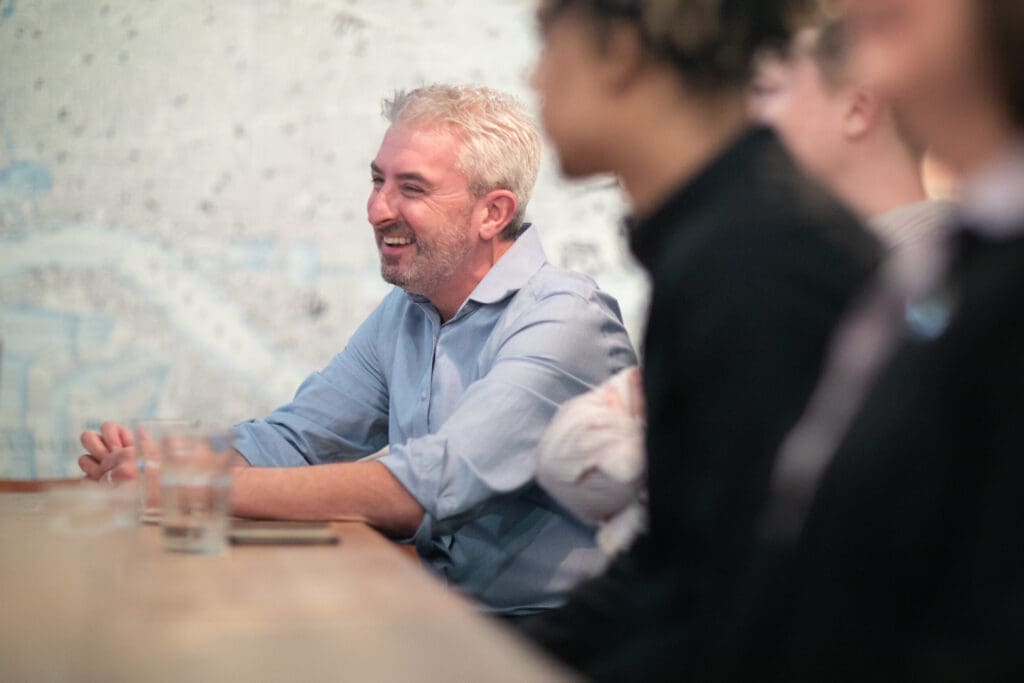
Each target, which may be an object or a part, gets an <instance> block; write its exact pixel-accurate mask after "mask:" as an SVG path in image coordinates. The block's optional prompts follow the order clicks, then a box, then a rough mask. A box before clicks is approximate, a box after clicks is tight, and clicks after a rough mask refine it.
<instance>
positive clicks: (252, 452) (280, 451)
mask: <svg viewBox="0 0 1024 683" xmlns="http://www.w3.org/2000/svg"><path fill="white" fill-rule="evenodd" d="M233 432H234V447H235V450H237V451H238V452H239V453H241V454H242V457H243V458H245V459H246V460H248V461H249V464H250V465H252V466H253V467H299V466H301V465H308V464H309V463H308V462H306V459H305V458H303V457H302V455H301V454H300V453H298V452H297V451H296V450H295V449H294V448H274V447H273V442H275V441H280V440H281V437H280V436H278V435H277V434H275V433H273V432H274V430H273V427H271V426H270V425H268V424H267V423H265V422H260V421H258V420H249V421H248V422H242V423H240V424H237V425H235V426H234V428H233ZM268 432H269V433H268Z"/></svg>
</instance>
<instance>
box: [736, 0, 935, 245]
mask: <svg viewBox="0 0 1024 683" xmlns="http://www.w3.org/2000/svg"><path fill="white" fill-rule="evenodd" d="M805 16H806V19H805V22H806V26H805V27H804V28H802V29H801V30H800V31H799V32H798V33H797V34H796V36H795V37H794V39H793V41H792V43H791V45H790V46H789V49H787V50H784V51H781V52H779V53H778V54H777V55H775V56H765V57H764V58H762V59H761V60H760V62H759V65H758V70H757V75H756V78H755V80H754V87H753V88H752V98H751V102H752V107H753V111H754V115H755V116H756V117H757V118H758V119H759V120H761V121H763V122H764V123H766V124H767V125H770V126H771V127H772V128H774V129H775V131H776V132H777V133H778V134H779V136H780V137H781V138H782V140H783V142H784V143H785V145H786V147H787V148H788V149H789V150H790V152H791V153H792V154H793V156H794V157H795V158H796V160H797V161H798V162H799V163H800V165H801V166H802V167H803V168H804V169H805V170H806V171H807V172H808V173H810V174H811V175H812V176H813V177H814V178H815V179H817V180H818V181H820V182H821V183H822V184H824V185H825V186H826V187H827V188H829V189H830V190H832V192H834V193H835V195H836V196H837V197H839V198H840V199H841V200H843V201H844V202H845V203H846V204H847V206H849V207H850V208H851V210H853V212H854V213H856V214H857V215H858V216H860V218H861V219H862V220H864V221H865V222H866V223H867V225H868V226H869V227H871V228H873V229H874V230H875V232H876V234H878V236H879V237H880V238H881V239H882V241H883V242H884V243H885V245H886V246H888V247H891V248H897V247H901V246H906V245H908V244H910V243H913V242H915V241H917V240H919V239H922V238H924V237H926V236H927V235H928V234H930V233H931V232H933V231H934V230H935V229H936V228H937V227H938V226H939V225H941V224H943V223H944V222H945V221H946V220H947V219H948V218H949V215H950V213H951V212H952V209H953V205H952V204H951V203H950V202H944V201H935V200H930V199H929V198H928V196H927V194H926V193H925V188H924V181H923V177H922V161H923V158H924V149H923V147H922V146H921V145H920V144H917V143H916V142H915V141H914V140H913V139H912V138H911V137H910V136H909V135H908V133H907V131H906V130H905V129H904V127H903V126H902V125H901V124H900V121H899V118H898V117H897V113H896V112H895V111H894V110H893V108H892V106H891V105H890V104H889V102H888V101H887V99H886V98H885V97H884V96H883V95H882V94H881V93H880V92H878V90H877V88H874V87H872V86H871V84H869V83H866V82H865V81H864V79H863V77H861V76H860V75H859V74H858V70H857V65H856V60H855V58H854V53H853V46H852V44H851V41H850V37H849V35H848V32H847V31H846V30H845V27H844V25H843V23H842V22H841V21H839V20H836V19H832V18H830V17H829V14H828V13H827V12H825V11H824V10H808V11H807V13H806V15H805Z"/></svg>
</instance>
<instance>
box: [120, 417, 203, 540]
mask: <svg viewBox="0 0 1024 683" xmlns="http://www.w3.org/2000/svg"><path fill="white" fill-rule="evenodd" d="M198 428H199V423H198V422H197V421H195V420H182V419H176V418H152V419H148V418H147V419H139V420H136V421H135V468H136V473H137V481H138V491H139V521H140V522H142V523H143V524H159V523H160V460H161V458H160V442H161V441H162V440H163V439H164V437H165V436H169V435H170V434H174V433H180V432H181V431H182V430H186V431H190V430H196V429H198Z"/></svg>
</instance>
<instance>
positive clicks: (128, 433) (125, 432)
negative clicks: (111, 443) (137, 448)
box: [118, 425, 135, 448]
mask: <svg viewBox="0 0 1024 683" xmlns="http://www.w3.org/2000/svg"><path fill="white" fill-rule="evenodd" d="M118 428H119V429H120V430H121V444H122V445H123V446H124V447H125V448H127V447H128V446H134V445H135V437H134V436H133V435H132V430H130V429H128V428H127V427H125V426H124V425H118Z"/></svg>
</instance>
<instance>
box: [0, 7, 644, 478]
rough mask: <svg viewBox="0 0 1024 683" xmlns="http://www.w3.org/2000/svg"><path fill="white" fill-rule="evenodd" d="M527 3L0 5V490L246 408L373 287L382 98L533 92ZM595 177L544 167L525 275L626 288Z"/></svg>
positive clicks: (346, 320)
mask: <svg viewBox="0 0 1024 683" xmlns="http://www.w3.org/2000/svg"><path fill="white" fill-rule="evenodd" d="M533 4H534V3H533V1H532V0H336V1H319V2H318V1H315V0H219V1H218V2H201V1H198V0H175V1H174V2H159V1H157V0H123V1H120V2H118V1H115V0H110V1H109V2H108V1H102V0H76V1H75V2H67V1H57V0H50V1H47V0H0V477H54V476H64V475H68V474H74V473H75V472H76V470H77V468H76V466H75V458H76V457H77V455H78V454H79V452H80V448H79V446H78V445H77V443H76V442H77V435H78V433H79V432H80V431H81V430H82V429H85V428H93V427H96V426H97V425H98V424H99V423H100V422H101V421H102V420H104V419H116V420H122V421H131V420H132V419H133V418H135V417H141V416H154V415H156V416H164V417H170V416H177V415H187V416H203V417H204V418H206V419H207V420H208V421H209V422H211V423H213V424H230V423H231V422H234V421H237V420H240V419H244V418H248V417H254V416H259V415H262V414H264V413H265V412H267V411H268V410H270V409H272V408H273V407H274V406H276V405H279V404H281V403H283V402H285V401H287V400H288V399H289V398H290V397H291V395H292V393H293V392H294V390H295V387H296V386H297V385H298V384H299V382H300V381H301V380H302V379H303V378H304V377H305V376H306V375H307V374H308V373H309V372H310V371H312V370H314V369H316V368H318V367H321V366H322V365H324V364H325V363H326V362H327V361H328V359H329V358H330V357H331V355H332V354H334V353H335V352H337V351H338V350H339V349H340V348H342V346H344V344H345V340H346V339H347V338H348V336H349V335H350V334H351V333H352V331H353V330H354V329H355V327H356V326H357V325H358V324H359V322H360V321H361V320H362V319H363V318H364V317H365V316H366V315H367V313H368V312H369V311H370V310H372V308H373V307H374V306H375V305H376V304H377V302H378V301H379V300H380V299H381V297H382V296H383V295H384V294H385V292H386V291H387V287H386V286H385V285H384V283H383V282H381V280H380V278H379V275H378V263H377V257H376V253H375V248H374V245H373V241H372V239H371V237H370V232H369V227H368V225H367V223H366V219H365V210H364V205H365V199H366V194H367V191H368V188H369V178H368V172H367V163H368V161H369V160H370V159H372V158H373V155H374V153H375V152H376V147H377V144H378V142H379V140H380V136H381V135H382V134H383V132H384V129H385V124H384V122H383V121H382V119H381V118H380V105H379V102H380V99H381V98H382V97H383V96H384V95H385V94H387V93H389V92H390V91H392V90H394V89H395V88H398V87H411V86H415V85H417V84H420V83H424V82H432V81H453V82H479V83H485V84H487V85H490V86H493V87H497V88H502V89H505V90H509V91H512V92H514V93H516V94H518V95H520V96H522V97H523V98H524V99H526V100H527V101H528V102H531V103H533V98H532V95H531V93H530V92H529V89H528V88H527V85H526V78H527V75H528V72H529V69H530V66H531V63H532V60H533V59H534V56H535V54H536V50H537V44H536V39H535V36H534V35H533V18H532V13H533ZM622 211H623V205H622V201H621V197H620V196H619V194H618V192H617V191H616V190H615V189H614V188H612V187H611V185H610V183H608V182H607V181H595V182H591V183H587V184H570V183H566V182H564V181H562V180H561V179H560V178H559V177H558V175H557V173H556V172H555V170H554V168H553V164H552V163H551V159H550V155H549V156H548V158H547V159H546V160H545V166H544V169H543V171H542V174H541V178H540V181H539V183H538V187H537V190H536V193H535V197H534V200H533V201H532V203H531V208H530V211H529V216H530V219H531V220H533V221H534V222H535V224H537V225H538V226H539V228H540V230H541V234H542V239H543V241H544V244H545V247H546V249H547V251H548V256H549V258H550V259H551V260H552V261H554V262H556V263H559V264H561V265H565V266H568V267H572V268H576V269H579V270H582V271H585V272H588V273H589V274H591V275H592V276H594V277H595V278H597V280H598V281H599V282H600V284H601V285H602V287H604V288H605V289H607V290H609V291H611V292H612V293H613V294H614V295H616V296H617V297H618V298H619V300H620V302H621V303H622V306H623V309H624V313H625V315H626V318H627V323H628V324H629V326H630V328H631V330H632V331H633V333H634V338H636V336H637V335H638V333H639V331H640V329H639V328H640V324H641V322H642V318H643V314H644V307H645V299H646V289H645V284H644V282H643V280H642V278H641V276H640V274H639V272H638V270H637V268H636V267H635V265H634V264H633V263H632V262H631V261H630V259H629V257H628V255H627V253H626V249H625V246H624V244H623V242H622V239H621V235H620V231H619V228H618V218H619V216H620V215H621V213H622Z"/></svg>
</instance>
